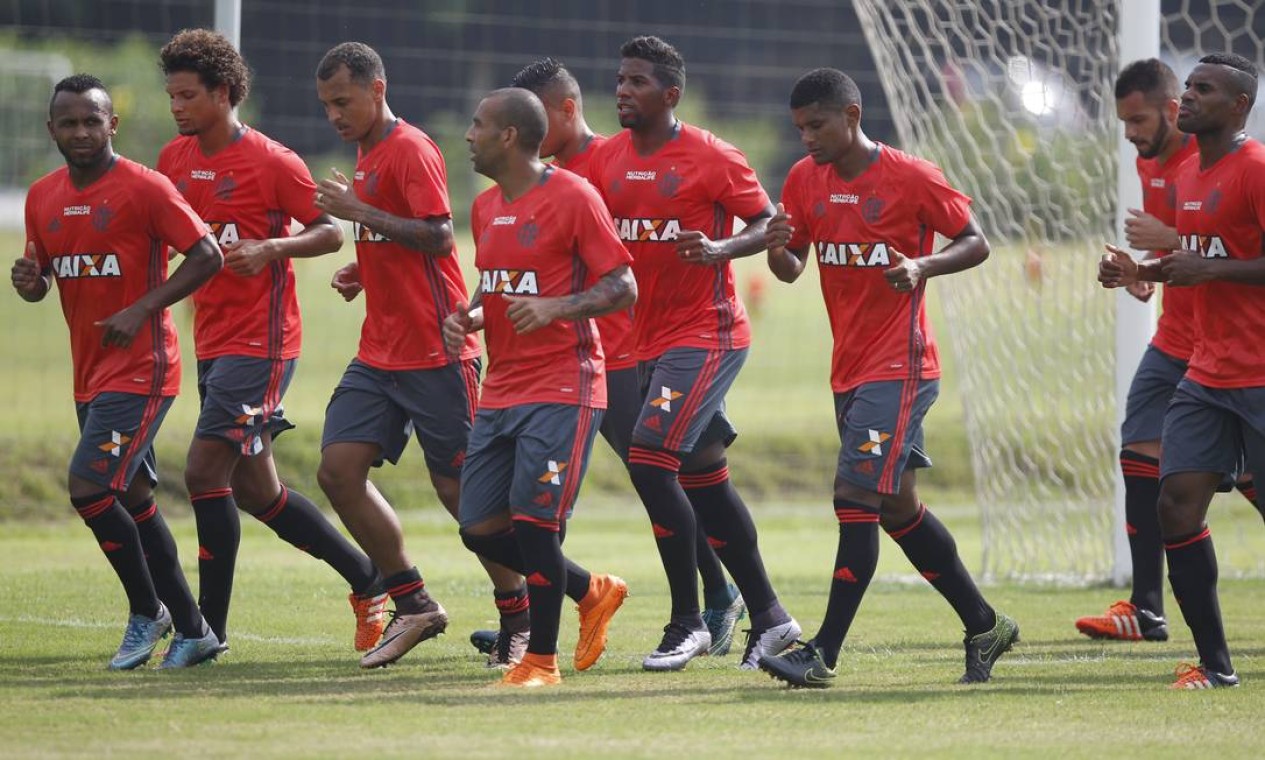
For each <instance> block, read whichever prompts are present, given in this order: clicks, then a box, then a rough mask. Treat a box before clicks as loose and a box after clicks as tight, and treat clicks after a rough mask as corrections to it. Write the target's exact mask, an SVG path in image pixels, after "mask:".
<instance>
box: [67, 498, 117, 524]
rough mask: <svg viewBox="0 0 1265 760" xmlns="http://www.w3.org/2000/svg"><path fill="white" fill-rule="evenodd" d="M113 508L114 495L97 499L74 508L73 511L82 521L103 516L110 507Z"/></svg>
mask: <svg viewBox="0 0 1265 760" xmlns="http://www.w3.org/2000/svg"><path fill="white" fill-rule="evenodd" d="M113 506H114V494H110V495H109V496H105V497H103V498H101V499H98V500H97V501H94V502H92V503H91V504H88V505H86V506H82V507H75V511H76V512H78V513H79V516H80V517H81V518H83V519H84V520H91V519H92V518H94V517H99V516H100V515H103V514H105V513H106V512H107V511H108V510H109V509H110V507H113Z"/></svg>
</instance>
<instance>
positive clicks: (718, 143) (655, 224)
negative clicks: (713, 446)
mask: <svg viewBox="0 0 1265 760" xmlns="http://www.w3.org/2000/svg"><path fill="white" fill-rule="evenodd" d="M590 180H591V181H592V182H593V183H594V184H595V185H597V189H598V191H599V192H601V194H602V197H603V199H604V200H605V201H606V206H607V208H608V209H610V213H611V216H613V217H615V227H616V229H617V230H618V231H619V237H620V239H621V240H623V241H624V242H625V243H627V245H628V251H629V253H631V254H632V257H633V273H634V274H635V275H636V277H637V291H638V294H639V295H638V303H637V307H636V308H635V309H634V310H633V331H634V332H635V334H636V341H637V349H636V353H635V356H636V358H637V359H639V360H645V359H654V358H656V357H659V356H662V355H663V353H664V352H666V351H667V350H668V349H670V348H677V347H686V348H703V349H737V348H745V347H746V346H749V345H750V344H751V325H750V324H749V322H748V321H747V312H746V310H745V309H744V308H743V307H742V301H741V300H740V299H739V298H738V293H737V290H736V289H735V288H734V271H733V266H732V265H731V264H730V262H728V261H724V262H720V263H718V264H690V263H686V262H684V261H681V260H680V258H678V257H677V255H676V238H677V233H679V232H681V231H682V230H699V231H701V232H703V233H704V234H706V235H707V236H708V237H709V238H711V239H713V240H719V239H722V238H727V237H729V236H731V235H732V234H733V229H734V218H735V217H741V218H743V219H749V218H751V217H753V216H756V215H757V214H760V213H761V212H763V211H765V210H766V209H767V208H768V206H769V196H768V195H767V194H766V193H765V192H764V188H762V187H760V182H759V181H758V180H757V179H756V176H755V172H754V171H752V170H751V167H750V166H748V165H747V160H746V158H745V157H744V156H743V155H742V153H741V152H740V151H739V150H738V149H737V148H735V147H733V146H732V145H730V144H728V143H726V142H724V141H723V140H720V139H719V138H717V137H716V136H715V135H713V134H712V133H710V132H708V131H706V130H702V129H699V128H697V127H693V126H690V125H688V124H681V125H679V129H678V131H677V134H676V135H675V136H674V137H673V138H672V139H671V140H669V141H668V143H667V144H666V145H664V146H663V147H662V148H660V149H659V150H658V151H657V152H656V153H654V154H653V155H650V156H641V155H638V154H637V151H636V149H635V148H633V145H632V133H631V132H629V131H628V130H624V131H623V132H621V133H619V134H618V135H615V136H614V137H612V138H610V139H609V140H607V141H606V142H605V143H604V144H602V146H601V147H599V148H598V149H597V151H596V152H595V154H594V156H593V159H592V164H591V169H590Z"/></svg>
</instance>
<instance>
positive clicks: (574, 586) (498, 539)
mask: <svg viewBox="0 0 1265 760" xmlns="http://www.w3.org/2000/svg"><path fill="white" fill-rule="evenodd" d="M564 534H565V533H564V532H559V534H558V535H559V538H561V536H562V535H564ZM461 542H462V543H463V544H465V545H466V548H467V549H469V550H470V551H472V552H474V553H475V554H477V555H479V556H480V557H483V558H484V559H490V560H492V561H493V562H495V563H497V564H498V565H504V566H505V567H508V568H509V569H511V570H513V571H514V572H516V573H518V574H519V575H522V576H526V575H527V573H526V572H525V568H526V563H525V562H524V561H523V553H522V550H521V549H520V548H519V546H518V539H516V538H514V529H513V528H511V529H509V530H504V531H501V532H500V533H492V534H491V535H487V536H478V535H475V534H473V533H467V532H466V531H464V530H463V531H461ZM558 545H559V546H561V545H562V542H561V541H559V542H558ZM565 567H566V571H567V585H566V590H565V593H566V595H567V596H568V597H570V598H571V599H572V600H573V601H576V602H578V601H580V600H581V599H583V598H584V595H585V594H587V593H589V572H588V571H587V570H585V569H584V568H582V567H580V566H579V565H577V564H575V563H574V562H572V561H571V560H569V559H568V560H565Z"/></svg>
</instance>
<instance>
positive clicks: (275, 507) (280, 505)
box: [255, 486, 290, 523]
mask: <svg viewBox="0 0 1265 760" xmlns="http://www.w3.org/2000/svg"><path fill="white" fill-rule="evenodd" d="M289 501H290V489H289V488H286V487H285V486H281V495H280V496H278V497H277V500H276V501H274V502H273V503H272V506H270V507H268V511H267V512H264V513H263V514H261V515H255V519H257V520H259V522H262V523H266V522H272V521H273V519H275V518H276V516H277V515H279V514H281V510H283V509H285V508H286V504H287V503H288V502H289Z"/></svg>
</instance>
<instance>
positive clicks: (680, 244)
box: [676, 204, 775, 264]
mask: <svg viewBox="0 0 1265 760" xmlns="http://www.w3.org/2000/svg"><path fill="white" fill-rule="evenodd" d="M774 214H775V210H774V208H773V206H772V204H770V205H769V206H767V207H765V209H764V211H761V212H760V213H759V214H756V215H755V216H753V217H751V218H749V219H743V221H744V222H746V223H747V226H746V227H745V228H744V229H743V230H742V232H739V233H738V234H737V235H733V236H731V237H727V238H724V239H721V240H712V239H710V238H708V237H707V236H706V235H704V234H703V233H702V232H700V231H699V230H682V231H681V232H680V234H678V235H677V236H676V255H677V256H679V257H680V258H681V260H682V261H688V262H689V263H691V264H715V263H716V262H718V261H727V260H729V259H740V258H742V257H744V256H751V255H753V254H756V253H759V252H760V251H763V250H764V249H765V247H766V246H765V241H764V233H765V229H766V228H767V227H768V223H769V220H770V219H772V218H773V216H774Z"/></svg>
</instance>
